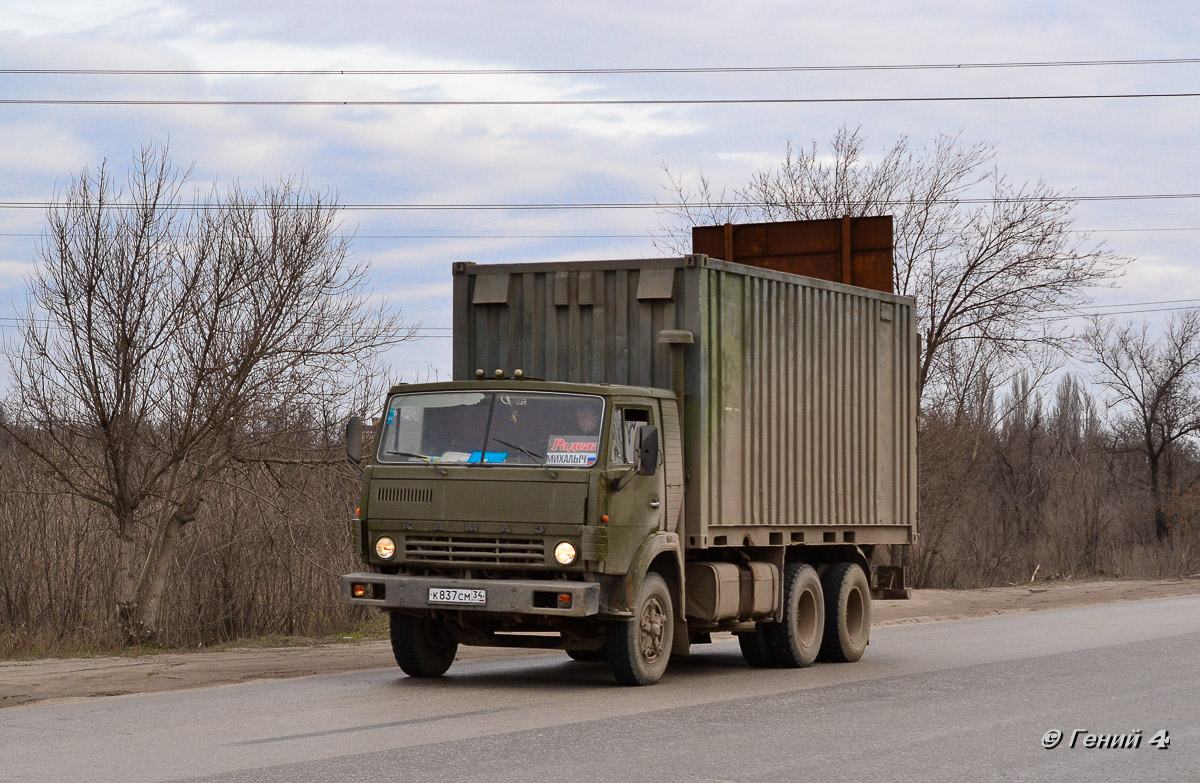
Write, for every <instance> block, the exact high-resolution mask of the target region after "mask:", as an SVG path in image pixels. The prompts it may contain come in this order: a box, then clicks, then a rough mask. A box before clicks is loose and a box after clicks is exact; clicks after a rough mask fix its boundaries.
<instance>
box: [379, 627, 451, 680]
mask: <svg viewBox="0 0 1200 783" xmlns="http://www.w3.org/2000/svg"><path fill="white" fill-rule="evenodd" d="M390 626H391V629H390V630H391V637H392V655H394V656H395V657H396V663H397V664H399V665H400V668H401V669H403V670H404V673H405V674H407V675H408V676H409V677H440V676H442V675H443V674H445V673H446V670H447V669H449V668H450V664H452V663H454V654H455V653H457V652H458V641H457V640H455V638H454V637H453V636H451V635H450V632H449V631H447V630H446V626H445V625H443V624H442V623H441V622H440V621H438V620H434V619H433V618H432V617H413V616H412V615H408V614H401V613H400V612H392V613H391V616H390Z"/></svg>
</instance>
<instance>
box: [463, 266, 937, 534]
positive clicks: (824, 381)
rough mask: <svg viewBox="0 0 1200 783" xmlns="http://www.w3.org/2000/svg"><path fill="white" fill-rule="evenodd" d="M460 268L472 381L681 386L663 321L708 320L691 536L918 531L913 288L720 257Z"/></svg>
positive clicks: (699, 346)
mask: <svg viewBox="0 0 1200 783" xmlns="http://www.w3.org/2000/svg"><path fill="white" fill-rule="evenodd" d="M454 273H455V280H454V377H455V379H458V380H467V379H470V378H473V377H474V372H475V370H476V369H477V368H482V369H486V370H487V371H489V372H490V371H491V370H492V369H495V368H503V369H505V370H507V371H509V372H511V371H512V370H514V369H517V368H520V369H522V370H523V371H524V372H525V373H526V374H528V375H531V376H535V377H540V378H544V379H546V380H553V381H575V382H582V383H614V384H629V385H635V386H655V387H659V388H671V355H670V350H671V346H669V345H666V344H663V343H660V342H659V340H658V338H659V333H660V332H662V331H663V330H687V331H689V332H691V333H692V335H693V336H694V339H695V342H694V344H692V345H686V346H683V347H682V352H683V356H684V367H685V371H684V376H685V389H686V392H687V394H686V399H685V404H684V437H685V449H686V452H687V453H686V459H685V464H686V468H687V472H688V477H689V480H688V482H687V494H686V504H685V529H684V531H683V532H684V535H685V537H686V538H685V540H686V541H687V543H688V544H689V545H690V546H694V547H707V546H721V545H727V544H728V545H733V544H742V543H745V542H746V541H748V542H749V543H751V544H760V543H770V544H776V543H789V544H790V543H798V542H804V543H823V542H832V541H836V542H838V543H841V542H842V541H853V542H855V543H862V544H865V543H905V542H908V541H911V537H912V533H913V530H914V525H915V521H916V418H917V400H916V353H915V352H916V349H917V338H916V332H915V326H914V318H913V310H912V308H913V302H912V300H911V299H910V298H908V297H902V296H895V295H892V294H887V293H882V292H877V291H871V290H868V289H864V288H857V287H854V286H847V285H842V284H839V283H831V282H824V281H820V280H815V279H812V278H807V277H800V276H797V275H790V274H787V273H783V272H776V271H771V270H767V269H758V268H754V267H748V266H743V265H741V264H731V263H727V262H724V261H719V260H716V259H712V258H709V257H707V256H704V255H693V256H687V257H684V258H672V259H639V260H631V261H596V262H570V263H549V264H505V265H494V266H481V265H475V264H456V265H455V269H454ZM676 350H680V349H679V347H678V346H676ZM813 527H819V528H822V530H821V531H819V532H818V535H816V536H806V533H805V531H806V530H808V531H810V532H811V529H812V528H813ZM848 528H855V529H857V531H858V532H855V531H854V530H849V529H848Z"/></svg>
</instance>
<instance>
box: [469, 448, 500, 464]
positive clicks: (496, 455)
mask: <svg viewBox="0 0 1200 783" xmlns="http://www.w3.org/2000/svg"><path fill="white" fill-rule="evenodd" d="M506 459H508V452H507V451H489V452H488V453H487V454H484V453H483V452H482V451H472V452H471V456H470V457H469V458H467V462H492V463H496V462H503V461H504V460H506Z"/></svg>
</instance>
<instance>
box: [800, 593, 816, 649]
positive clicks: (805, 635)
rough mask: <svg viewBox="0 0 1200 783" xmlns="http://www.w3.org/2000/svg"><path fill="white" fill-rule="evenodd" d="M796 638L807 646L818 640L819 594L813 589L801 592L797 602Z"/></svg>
mask: <svg viewBox="0 0 1200 783" xmlns="http://www.w3.org/2000/svg"><path fill="white" fill-rule="evenodd" d="M796 604H797V605H796V638H797V639H799V640H800V643H801V644H803V645H804V646H805V647H809V646H811V645H813V644H814V643H815V642H816V641H817V631H818V630H819V629H818V627H817V596H816V593H814V592H813V591H812V590H805V591H804V592H802V593H800V600H798V601H797V602H796Z"/></svg>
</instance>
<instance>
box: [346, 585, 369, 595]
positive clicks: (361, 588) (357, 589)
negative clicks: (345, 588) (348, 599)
mask: <svg viewBox="0 0 1200 783" xmlns="http://www.w3.org/2000/svg"><path fill="white" fill-rule="evenodd" d="M350 592H351V593H353V594H354V597H355V598H362V597H364V596H365V595H366V594H367V586H366V585H364V584H358V583H355V584H353V585H350Z"/></svg>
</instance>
